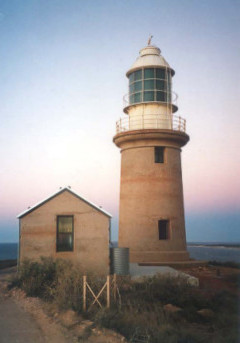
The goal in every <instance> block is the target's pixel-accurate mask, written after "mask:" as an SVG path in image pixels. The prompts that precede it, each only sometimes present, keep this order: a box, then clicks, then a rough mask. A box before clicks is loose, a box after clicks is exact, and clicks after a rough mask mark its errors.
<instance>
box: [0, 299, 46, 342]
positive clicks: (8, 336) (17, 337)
mask: <svg viewBox="0 0 240 343" xmlns="http://www.w3.org/2000/svg"><path fill="white" fill-rule="evenodd" d="M0 342H1V343H13V342H16V343H28V342H29V343H30V342H31V343H32V342H38V343H42V342H46V341H45V339H44V337H43V333H42V331H41V329H40V328H39V326H38V324H37V323H36V321H35V320H34V319H33V318H32V316H31V315H29V314H28V313H27V312H25V311H24V310H23V309H22V308H21V307H20V306H19V305H18V304H16V303H15V302H14V301H13V300H12V299H11V298H7V297H4V296H3V294H0Z"/></svg>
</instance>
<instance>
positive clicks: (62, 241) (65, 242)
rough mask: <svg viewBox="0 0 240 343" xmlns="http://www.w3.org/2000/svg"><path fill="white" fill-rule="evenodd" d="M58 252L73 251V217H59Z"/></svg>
mask: <svg viewBox="0 0 240 343" xmlns="http://www.w3.org/2000/svg"><path fill="white" fill-rule="evenodd" d="M57 251H73V216H58V217H57Z"/></svg>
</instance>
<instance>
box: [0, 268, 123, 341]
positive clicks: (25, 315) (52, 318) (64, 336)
mask: <svg viewBox="0 0 240 343" xmlns="http://www.w3.org/2000/svg"><path fill="white" fill-rule="evenodd" d="M15 272H16V268H9V269H5V270H1V271H0V333H1V334H0V342H1V343H32V342H35V343H71V342H86V343H120V342H126V340H125V339H124V337H122V336H120V335H118V334H117V333H115V332H113V331H111V330H105V329H99V328H96V327H94V325H93V323H92V322H91V321H88V320H84V319H83V318H82V317H80V316H78V315H77V314H76V313H75V312H74V311H71V310H69V311H66V312H59V311H58V310H57V308H56V307H54V306H53V305H51V304H46V303H44V302H42V301H41V300H40V299H38V298H30V297H26V296H25V294H24V292H23V291H21V290H19V289H13V290H11V291H8V290H7V284H8V280H9V278H10V277H11V275H13V274H14V273H15Z"/></svg>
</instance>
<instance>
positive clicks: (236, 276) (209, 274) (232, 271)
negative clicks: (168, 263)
mask: <svg viewBox="0 0 240 343" xmlns="http://www.w3.org/2000/svg"><path fill="white" fill-rule="evenodd" d="M181 271H183V272H184V273H187V274H190V275H192V276H195V277H197V278H198V279H199V287H200V288H204V289H209V291H211V290H212V291H213V292H215V291H221V290H228V291H230V292H232V293H234V294H236V295H238V296H240V269H237V268H229V267H222V266H210V265H206V266H202V267H190V268H184V269H182V270H181Z"/></svg>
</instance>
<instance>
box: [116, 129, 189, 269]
mask: <svg viewBox="0 0 240 343" xmlns="http://www.w3.org/2000/svg"><path fill="white" fill-rule="evenodd" d="M188 139H189V138H188V136H187V135H186V134H184V133H174V132H171V131H169V130H165V132H164V131H163V130H161V132H160V130H138V131H134V132H133V131H132V132H131V131H129V132H128V133H123V134H120V135H116V136H115V138H114V140H115V143H116V144H117V145H118V146H119V147H120V148H121V187H120V218H119V246H120V247H129V248H130V261H131V262H138V263H139V262H166V261H186V260H188V259H189V256H188V253H187V251H186V237H185V224H184V208H183V187H182V172H181V146H183V145H184V144H186V142H187V141H188ZM157 146H162V147H164V148H165V149H164V163H155V155H154V149H155V147H157ZM159 220H168V221H169V227H168V239H164V240H160V239H159V229H158V221H159Z"/></svg>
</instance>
